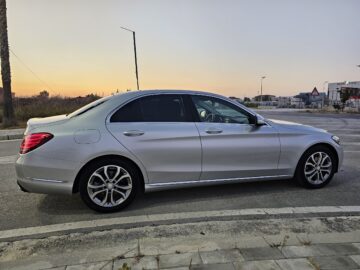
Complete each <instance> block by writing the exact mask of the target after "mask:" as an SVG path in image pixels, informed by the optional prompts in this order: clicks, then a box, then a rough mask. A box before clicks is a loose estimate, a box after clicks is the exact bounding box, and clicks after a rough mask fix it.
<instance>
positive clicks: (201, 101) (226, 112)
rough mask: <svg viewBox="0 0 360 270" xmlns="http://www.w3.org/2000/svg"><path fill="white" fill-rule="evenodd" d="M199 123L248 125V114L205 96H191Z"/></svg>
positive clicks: (232, 105)
mask: <svg viewBox="0 0 360 270" xmlns="http://www.w3.org/2000/svg"><path fill="white" fill-rule="evenodd" d="M191 98H192V101H193V103H194V105H195V108H196V111H197V113H198V115H199V118H200V121H201V122H209V123H236V124H250V114H249V113H248V112H246V111H244V110H242V109H241V108H239V107H237V106H235V105H234V104H231V103H230V102H227V101H224V100H221V99H218V98H213V97H207V96H192V97H191Z"/></svg>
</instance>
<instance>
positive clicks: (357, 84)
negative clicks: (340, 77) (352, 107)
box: [328, 81, 360, 104]
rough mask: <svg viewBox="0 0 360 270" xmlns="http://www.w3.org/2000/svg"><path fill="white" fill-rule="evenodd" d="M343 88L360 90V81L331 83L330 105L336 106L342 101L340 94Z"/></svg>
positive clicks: (329, 90)
mask: <svg viewBox="0 0 360 270" xmlns="http://www.w3.org/2000/svg"><path fill="white" fill-rule="evenodd" d="M341 88H360V81H353V82H347V81H345V82H335V83H329V84H328V97H329V102H330V104H335V103H338V102H340V101H341V100H340V92H339V91H340V90H341Z"/></svg>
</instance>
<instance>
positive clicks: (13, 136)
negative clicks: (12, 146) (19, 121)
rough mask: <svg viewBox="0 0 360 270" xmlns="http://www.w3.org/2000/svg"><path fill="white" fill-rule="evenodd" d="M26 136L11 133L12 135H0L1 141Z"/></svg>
mask: <svg viewBox="0 0 360 270" xmlns="http://www.w3.org/2000/svg"><path fill="white" fill-rule="evenodd" d="M23 137H24V134H22V133H21V134H20V133H19V134H10V135H0V141H8V140H19V139H22V138H23Z"/></svg>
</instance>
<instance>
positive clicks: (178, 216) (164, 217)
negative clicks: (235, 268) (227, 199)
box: [0, 206, 360, 242]
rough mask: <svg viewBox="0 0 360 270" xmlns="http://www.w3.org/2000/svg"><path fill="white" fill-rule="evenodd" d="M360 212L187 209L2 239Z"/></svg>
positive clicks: (20, 232) (19, 232)
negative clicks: (179, 211)
mask: <svg viewBox="0 0 360 270" xmlns="http://www.w3.org/2000/svg"><path fill="white" fill-rule="evenodd" d="M341 216H360V206H323V207H286V208H254V209H242V210H224V211H204V212H186V213H171V214H156V215H142V216H131V217H119V218H107V219H100V220H90V221H80V222H71V223H63V224H54V225H46V226H37V227H28V228H20V229H13V230H4V231H0V242H5V241H16V240H20V239H28V238H44V237H48V236H54V235H63V234H69V233H73V232H91V231H100V230H110V229H114V228H116V229H129V228H139V227H145V226H157V225H171V224H185V223H196V222H206V221H231V220H241V219H247V220H249V219H250V220H251V219H271V218H274V219H279V218H304V217H341Z"/></svg>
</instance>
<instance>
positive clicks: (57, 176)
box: [15, 153, 76, 194]
mask: <svg viewBox="0 0 360 270" xmlns="http://www.w3.org/2000/svg"><path fill="white" fill-rule="evenodd" d="M15 171H16V176H17V183H18V185H19V186H20V188H21V189H22V190H23V191H27V192H31V193H44V194H72V189H73V183H74V179H75V177H76V174H75V172H76V169H75V168H74V163H70V162H67V161H64V160H54V159H49V158H45V157H42V156H39V155H35V154H32V153H28V154H26V155H20V156H19V157H18V159H17V160H16V163H15Z"/></svg>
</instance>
